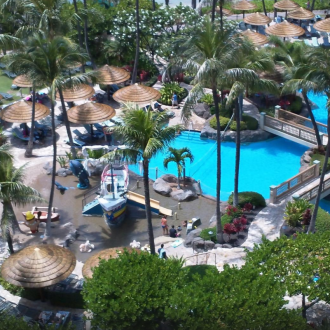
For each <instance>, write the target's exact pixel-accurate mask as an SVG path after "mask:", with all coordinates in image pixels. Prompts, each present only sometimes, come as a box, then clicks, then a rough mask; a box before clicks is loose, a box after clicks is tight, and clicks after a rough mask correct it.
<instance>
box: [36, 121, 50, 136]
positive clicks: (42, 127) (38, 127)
mask: <svg viewBox="0 0 330 330" xmlns="http://www.w3.org/2000/svg"><path fill="white" fill-rule="evenodd" d="M34 127H35V128H37V129H40V130H43V131H44V132H45V133H47V131H51V130H52V129H51V127H49V126H48V125H44V124H39V123H38V122H37V121H35V122H34ZM46 135H47V134H46Z"/></svg>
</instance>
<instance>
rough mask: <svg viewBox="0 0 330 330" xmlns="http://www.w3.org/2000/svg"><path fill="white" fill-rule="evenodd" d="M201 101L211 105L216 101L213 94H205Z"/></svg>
mask: <svg viewBox="0 0 330 330" xmlns="http://www.w3.org/2000/svg"><path fill="white" fill-rule="evenodd" d="M200 101H201V102H204V103H206V104H207V105H208V106H211V105H213V103H214V101H213V96H212V95H211V94H205V95H203V96H202V97H201V100H200Z"/></svg>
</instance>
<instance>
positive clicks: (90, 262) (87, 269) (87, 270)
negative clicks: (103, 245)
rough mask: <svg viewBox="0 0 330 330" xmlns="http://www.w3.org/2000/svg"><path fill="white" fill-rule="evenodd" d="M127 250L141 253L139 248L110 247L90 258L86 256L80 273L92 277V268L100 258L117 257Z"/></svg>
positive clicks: (97, 263) (96, 265)
mask: <svg viewBox="0 0 330 330" xmlns="http://www.w3.org/2000/svg"><path fill="white" fill-rule="evenodd" d="M125 250H127V251H128V252H129V253H131V252H133V251H136V252H137V253H141V250H136V249H132V248H127V247H118V248H111V249H106V250H103V251H100V252H98V253H96V254H94V255H93V256H91V257H90V258H88V259H87V260H86V262H85V264H84V267H83V269H82V274H83V276H84V277H87V278H92V277H93V268H94V267H98V265H99V263H100V260H101V259H102V260H109V259H110V258H118V257H119V256H120V255H121V254H123V253H124V251H125Z"/></svg>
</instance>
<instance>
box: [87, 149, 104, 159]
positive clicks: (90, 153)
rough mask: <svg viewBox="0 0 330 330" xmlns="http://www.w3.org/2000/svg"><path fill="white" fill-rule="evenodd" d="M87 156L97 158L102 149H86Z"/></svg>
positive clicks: (101, 154) (101, 153) (100, 154)
mask: <svg viewBox="0 0 330 330" xmlns="http://www.w3.org/2000/svg"><path fill="white" fill-rule="evenodd" d="M87 153H88V157H89V158H93V159H99V158H101V157H102V156H103V155H104V151H103V149H95V150H91V149H87Z"/></svg>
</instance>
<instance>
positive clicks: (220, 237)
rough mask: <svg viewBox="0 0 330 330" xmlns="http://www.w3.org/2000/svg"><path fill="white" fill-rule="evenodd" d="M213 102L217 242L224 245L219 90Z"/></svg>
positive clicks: (214, 94)
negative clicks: (215, 125)
mask: <svg viewBox="0 0 330 330" xmlns="http://www.w3.org/2000/svg"><path fill="white" fill-rule="evenodd" d="M212 94H213V101H214V107H215V118H216V120H217V185H216V220H217V242H218V243H220V244H223V242H224V241H223V232H222V225H221V214H220V188H221V129H220V111H219V99H218V95H217V88H216V86H215V85H214V86H213V88H212Z"/></svg>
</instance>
